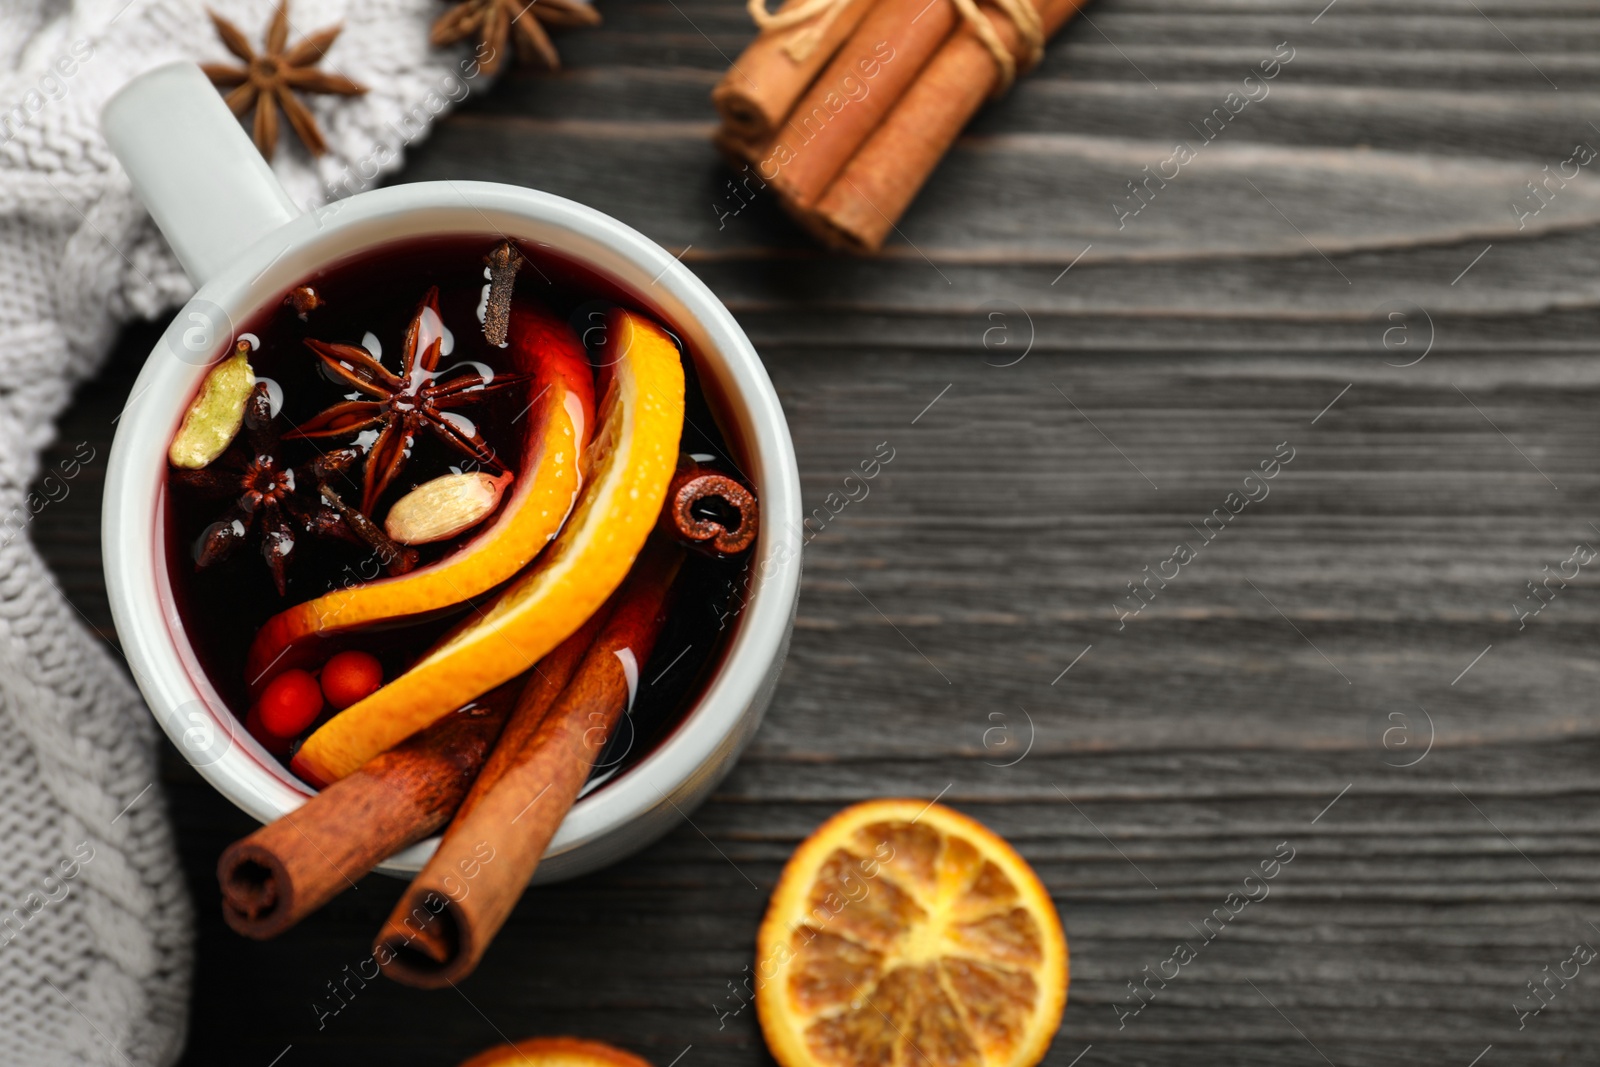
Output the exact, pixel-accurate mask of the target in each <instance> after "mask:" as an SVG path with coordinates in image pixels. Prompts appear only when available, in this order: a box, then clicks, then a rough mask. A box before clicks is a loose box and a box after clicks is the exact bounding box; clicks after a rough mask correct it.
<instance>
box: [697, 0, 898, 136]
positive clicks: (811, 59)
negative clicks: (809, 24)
mask: <svg viewBox="0 0 1600 1067" xmlns="http://www.w3.org/2000/svg"><path fill="white" fill-rule="evenodd" d="M803 2H804V0H788V2H787V3H785V4H784V5H783V7H781V8H779V9H778V14H779V15H782V14H783V12H784V11H786V10H793V9H794V8H795V7H797V6H799V4H801V3H803ZM871 7H872V0H850V2H849V3H847V4H846V5H845V6H843V7H842V8H840V9H839V10H838V11H837V12H836V13H835V14H834V15H833V17H832V19H831V21H829V22H828V23H827V25H826V26H825V27H822V32H821V33H820V34H819V35H818V36H817V37H816V40H815V43H814V44H812V45H811V47H810V50H809V51H808V52H806V54H805V56H804V58H802V59H796V58H794V56H793V55H792V54H791V51H792V46H793V45H794V44H795V39H796V34H797V33H798V32H801V31H803V30H804V29H805V27H796V28H794V29H785V30H773V31H769V32H766V33H763V34H762V35H761V36H760V37H757V38H756V39H755V40H754V41H753V42H751V44H750V47H748V48H746V49H745V50H744V51H743V52H741V53H740V54H739V58H738V59H737V60H735V61H734V63H733V66H731V67H730V68H729V69H728V73H727V74H725V75H723V77H722V80H721V81H720V82H718V83H717V86H716V88H714V89H712V90H711V102H712V103H713V104H715V105H716V108H717V111H718V112H719V113H720V114H721V115H722V121H723V123H724V124H725V125H726V126H727V128H728V129H729V130H730V131H731V132H732V133H733V134H734V135H735V136H736V137H740V138H743V139H744V140H746V141H752V142H764V141H766V140H768V139H769V138H770V137H771V136H772V135H773V133H775V132H776V131H777V129H778V126H779V125H780V124H781V123H782V122H783V117H784V116H785V115H787V114H788V113H789V112H790V110H792V109H793V107H794V102H795V101H796V100H798V99H799V98H800V94H801V93H803V92H805V91H806V86H808V85H810V84H811V82H812V80H813V79H814V78H816V76H817V71H819V70H821V69H822V68H823V67H824V66H825V65H827V62H828V60H829V59H831V58H833V53H834V52H835V51H836V50H837V49H838V47H839V44H840V42H842V41H843V40H844V39H845V38H846V37H849V36H850V33H851V31H852V30H854V29H855V28H856V25H857V24H858V23H860V21H861V19H862V16H864V15H865V14H866V13H867V11H868V10H869V9H870V8H871ZM819 17H822V18H826V17H827V16H826V15H824V16H819Z"/></svg>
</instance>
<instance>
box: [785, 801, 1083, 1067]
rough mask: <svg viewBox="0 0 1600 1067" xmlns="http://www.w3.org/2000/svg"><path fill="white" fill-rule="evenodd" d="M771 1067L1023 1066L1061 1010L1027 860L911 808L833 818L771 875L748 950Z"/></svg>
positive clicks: (935, 808)
mask: <svg viewBox="0 0 1600 1067" xmlns="http://www.w3.org/2000/svg"><path fill="white" fill-rule="evenodd" d="M755 972H756V982H757V985H756V1011H757V1015H758V1016H759V1019H760V1023H761V1032H762V1035H763V1036H764V1037H765V1038H766V1042H767V1047H768V1048H769V1049H770V1050H771V1052H772V1055H773V1057H774V1058H775V1059H776V1060H777V1061H778V1063H779V1064H780V1065H781V1067H916V1065H918V1064H923V1063H936V1064H939V1065H940V1067H1032V1065H1033V1064H1036V1063H1038V1062H1039V1060H1040V1059H1042V1058H1043V1057H1044V1054H1045V1052H1046V1051H1047V1050H1048V1049H1049V1047H1050V1042H1051V1040H1052V1039H1053V1038H1054V1036H1055V1033H1056V1030H1057V1028H1058V1027H1059V1026H1060V1023H1061V1014H1062V1011H1063V1010H1064V1008H1065V1006H1066V996H1067V982H1068V958H1067V942H1066V936H1065V934H1064V933H1063V932H1062V929H1061V920H1060V917H1059V916H1058V915H1057V913H1056V909H1055V906H1054V904H1053V903H1052V902H1051V900H1050V896H1049V894H1048V893H1047V892H1046V891H1045V888H1044V886H1043V885H1042V884H1041V883H1040V881H1039V878H1038V876H1037V875H1036V874H1035V873H1034V872H1033V869H1032V868H1031V867H1029V866H1028V864H1027V862H1026V861H1025V860H1023V859H1022V857H1021V856H1019V855H1017V853H1016V851H1015V850H1014V849H1013V848H1012V847H1011V846H1010V845H1009V844H1007V843H1006V842H1005V841H1004V840H1003V839H1002V838H1000V837H999V836H997V835H996V834H995V833H993V832H992V831H990V830H989V829H988V828H986V827H984V826H983V825H982V824H980V823H978V822H977V821H975V820H973V819H971V818H969V817H967V816H965V815H962V814H961V813H959V812H957V811H954V810H952V809H950V808H947V807H944V806H943V805H940V804H929V803H928V802H926V801H923V800H909V799H908V800H872V801H867V802H865V803H862V804H857V805H854V806H853V807H849V808H846V809H845V810H843V811H841V812H839V813H838V814H837V815H835V816H833V817H832V818H831V819H829V820H828V821H827V822H825V823H824V824H823V825H822V826H821V827H819V828H818V829H817V831H816V832H815V833H813V834H812V835H811V836H810V837H809V838H807V839H806V840H805V841H804V842H803V843H802V844H801V845H800V847H799V848H798V849H797V850H796V851H795V853H794V855H793V856H792V857H791V858H790V860H789V862H788V864H787V865H786V866H785V867H784V870H783V875H782V877H781V878H780V879H779V881H778V885H777V887H776V888H775V889H774V890H773V893H772V899H771V901H770V903H769V905H768V909H767V914H766V918H765V919H764V920H763V921H762V924H761V928H760V931H759V933H758V935H757V944H756V966H755Z"/></svg>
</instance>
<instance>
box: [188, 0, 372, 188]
mask: <svg viewBox="0 0 1600 1067" xmlns="http://www.w3.org/2000/svg"><path fill="white" fill-rule="evenodd" d="M206 14H208V15H210V16H211V21H212V22H213V23H214V24H215V25H216V27H217V36H219V37H221V38H222V43H223V45H224V46H225V47H226V48H227V49H228V51H230V52H232V53H233V54H234V55H236V56H238V57H239V58H240V59H241V60H243V61H244V66H243V67H230V66H227V65H226V64H222V63H202V64H201V66H200V69H201V70H203V71H205V72H206V77H208V78H210V79H211V83H212V84H213V85H216V86H219V87H233V86H237V88H234V89H233V91H232V92H231V93H229V94H227V96H226V97H225V98H224V99H225V100H226V101H227V104H228V107H230V108H232V109H233V113H234V114H235V115H243V114H244V113H245V111H247V110H248V109H249V107H250V105H251V104H254V105H255V106H256V117H255V127H254V136H255V141H256V147H257V148H259V149H260V150H261V154H262V155H263V156H265V157H266V158H267V159H269V160H270V159H271V158H272V152H273V149H275V148H276V147H277V145H278V108H279V107H282V108H283V113H284V116H285V117H286V118H288V120H289V126H290V128H291V129H293V130H294V132H295V134H296V136H298V137H299V138H300V140H301V141H302V142H303V143H304V144H305V146H306V148H307V150H309V151H310V152H311V154H312V155H314V156H320V155H322V154H324V153H325V152H327V151H328V144H327V142H326V141H324V140H323V139H322V131H321V130H320V129H318V127H317V120H316V119H314V118H312V116H311V112H310V111H309V110H307V109H306V106H305V105H304V104H302V103H301V102H300V99H299V97H297V96H295V95H294V94H295V90H299V91H301V92H306V93H337V94H339V95H340V96H360V95H361V94H362V93H364V92H366V91H367V87H366V86H365V85H360V84H358V83H356V82H353V81H351V80H350V79H349V78H346V77H345V76H344V75H342V74H327V73H324V72H323V71H320V70H315V69H313V68H314V67H315V66H316V64H317V63H319V62H321V61H322V57H323V55H324V53H326V52H327V51H328V46H329V45H331V44H333V42H334V39H335V38H336V37H338V36H339V31H340V30H341V29H342V28H343V27H341V26H339V25H333V26H328V27H326V28H325V29H321V30H318V31H316V32H315V33H313V34H312V35H311V36H309V37H306V38H304V39H302V40H301V41H300V43H299V44H297V45H295V46H294V47H293V48H291V49H289V50H288V51H287V52H285V51H284V47H285V46H286V45H287V44H288V43H289V0H283V2H282V3H280V4H279V5H278V9H277V11H276V12H275V13H274V14H273V16H272V22H271V24H270V25H269V26H268V27H267V39H266V47H265V49H264V50H263V51H262V52H261V53H259V54H257V52H256V51H255V49H253V48H251V47H250V42H249V41H247V40H246V39H245V36H244V34H243V33H241V32H240V31H239V28H238V27H237V26H235V25H234V24H233V23H231V22H229V21H228V20H227V19H225V18H223V17H222V16H221V15H219V14H217V13H216V12H215V11H209V10H208V11H207V12H206Z"/></svg>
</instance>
